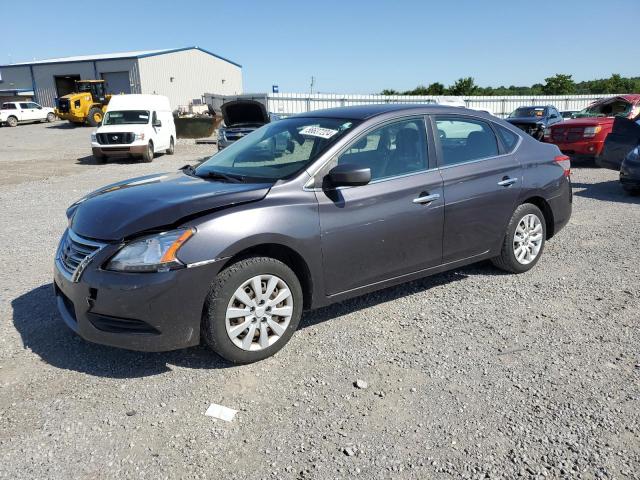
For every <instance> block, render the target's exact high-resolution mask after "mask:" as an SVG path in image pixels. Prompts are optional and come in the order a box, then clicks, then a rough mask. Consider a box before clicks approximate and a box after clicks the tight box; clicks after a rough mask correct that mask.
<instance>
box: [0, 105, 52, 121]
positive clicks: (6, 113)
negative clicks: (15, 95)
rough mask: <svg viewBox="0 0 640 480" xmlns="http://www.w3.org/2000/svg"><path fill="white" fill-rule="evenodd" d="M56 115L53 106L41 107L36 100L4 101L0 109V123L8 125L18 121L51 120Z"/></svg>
mask: <svg viewBox="0 0 640 480" xmlns="http://www.w3.org/2000/svg"><path fill="white" fill-rule="evenodd" d="M55 119H56V115H55V113H54V112H53V108H47V107H43V106H42V105H39V104H37V103H36V102H4V103H3V104H2V108H1V109H0V125H2V124H6V125H9V126H10V127H16V126H18V123H29V122H53V121H54V120H55Z"/></svg>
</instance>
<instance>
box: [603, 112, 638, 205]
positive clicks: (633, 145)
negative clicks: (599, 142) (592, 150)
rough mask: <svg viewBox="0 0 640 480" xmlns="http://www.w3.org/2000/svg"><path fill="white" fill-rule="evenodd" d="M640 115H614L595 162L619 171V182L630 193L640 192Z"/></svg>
mask: <svg viewBox="0 0 640 480" xmlns="http://www.w3.org/2000/svg"><path fill="white" fill-rule="evenodd" d="M638 147H640V117H637V118H636V119H635V120H629V119H627V118H624V117H616V118H615V119H614V121H613V128H612V130H611V133H610V134H609V135H607V138H606V140H605V141H604V148H603V149H602V154H601V155H600V156H599V157H598V158H597V160H596V163H597V164H598V165H599V166H601V167H603V168H609V169H611V170H616V171H619V172H620V183H621V184H622V187H623V188H624V190H625V191H626V192H628V193H630V194H632V195H637V194H640V154H639V153H638V150H639V148H638Z"/></svg>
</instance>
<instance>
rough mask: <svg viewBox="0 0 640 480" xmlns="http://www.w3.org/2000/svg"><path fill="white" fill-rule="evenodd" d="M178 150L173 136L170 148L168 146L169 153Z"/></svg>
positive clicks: (171, 153)
mask: <svg viewBox="0 0 640 480" xmlns="http://www.w3.org/2000/svg"><path fill="white" fill-rule="evenodd" d="M175 152H176V142H175V140H174V139H173V137H171V140H169V148H167V155H173V154H174V153H175Z"/></svg>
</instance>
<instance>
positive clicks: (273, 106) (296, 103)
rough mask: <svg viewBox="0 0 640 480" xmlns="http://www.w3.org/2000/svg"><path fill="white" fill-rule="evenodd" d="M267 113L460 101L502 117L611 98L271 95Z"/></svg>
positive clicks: (577, 106) (570, 107)
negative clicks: (532, 108)
mask: <svg viewBox="0 0 640 480" xmlns="http://www.w3.org/2000/svg"><path fill="white" fill-rule="evenodd" d="M267 96H268V103H269V111H271V112H273V113H277V114H281V115H293V114H295V113H303V112H309V111H311V110H318V109H321V108H333V107H341V106H349V105H363V104H367V103H421V104H424V103H439V102H443V103H447V102H451V101H463V102H464V103H465V105H466V106H467V107H469V108H475V109H478V110H487V111H489V112H491V113H493V114H494V115H497V116H499V117H504V116H506V115H509V113H511V112H513V111H514V110H515V109H516V108H517V107H520V106H525V105H555V106H556V108H558V110H582V109H583V108H585V107H587V106H588V105H589V104H590V103H592V102H593V101H595V100H598V99H599V98H602V97H603V96H606V97H609V96H612V95H553V96H526V97H525V96H506V97H450V96H448V97H435V96H404V95H342V94H329V93H316V94H313V95H311V94H308V93H270V94H268V95H267Z"/></svg>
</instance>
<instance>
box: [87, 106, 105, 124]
mask: <svg viewBox="0 0 640 480" xmlns="http://www.w3.org/2000/svg"><path fill="white" fill-rule="evenodd" d="M101 123H102V110H101V109H99V108H98V107H93V108H90V109H89V113H88V114H87V124H88V125H89V126H91V127H97V126H98V125H100V124H101Z"/></svg>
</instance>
